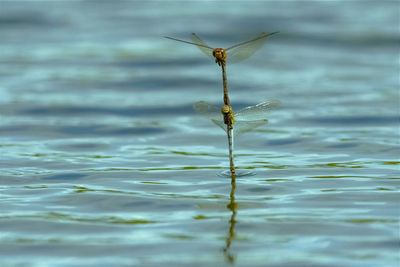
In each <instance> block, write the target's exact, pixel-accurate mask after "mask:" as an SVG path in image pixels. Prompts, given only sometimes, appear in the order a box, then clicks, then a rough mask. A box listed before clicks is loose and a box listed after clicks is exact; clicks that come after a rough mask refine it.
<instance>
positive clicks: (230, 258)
mask: <svg viewBox="0 0 400 267" xmlns="http://www.w3.org/2000/svg"><path fill="white" fill-rule="evenodd" d="M235 191H236V176H235V175H232V176H231V193H230V194H229V199H230V201H229V204H228V205H227V208H228V210H230V211H231V212H232V215H231V218H230V220H229V232H228V235H227V237H226V245H225V247H224V253H225V257H226V260H227V261H228V262H230V263H235V260H236V258H235V256H234V255H233V254H232V253H231V251H230V248H231V243H232V240H233V239H234V238H235V224H236V214H237V206H238V204H237V203H236V202H235Z"/></svg>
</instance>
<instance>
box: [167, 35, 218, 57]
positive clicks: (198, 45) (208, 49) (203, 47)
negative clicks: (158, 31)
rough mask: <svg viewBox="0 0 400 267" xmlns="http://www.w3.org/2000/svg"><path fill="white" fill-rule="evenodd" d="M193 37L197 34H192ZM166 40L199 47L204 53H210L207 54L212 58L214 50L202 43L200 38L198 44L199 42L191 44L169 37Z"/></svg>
mask: <svg viewBox="0 0 400 267" xmlns="http://www.w3.org/2000/svg"><path fill="white" fill-rule="evenodd" d="M192 35H195V34H194V33H192ZM164 38H167V39H171V40H174V41H178V42H182V43H186V44H191V45H196V46H197V47H199V48H200V49H201V51H203V52H204V53H206V51H208V53H206V54H207V55H208V54H210V55H211V56H212V51H213V49H214V48H212V47H210V46H208V45H207V44H206V43H204V42H203V41H201V40H200V38H198V40H199V42H197V41H194V42H189V41H185V40H181V39H177V38H173V37H168V36H164Z"/></svg>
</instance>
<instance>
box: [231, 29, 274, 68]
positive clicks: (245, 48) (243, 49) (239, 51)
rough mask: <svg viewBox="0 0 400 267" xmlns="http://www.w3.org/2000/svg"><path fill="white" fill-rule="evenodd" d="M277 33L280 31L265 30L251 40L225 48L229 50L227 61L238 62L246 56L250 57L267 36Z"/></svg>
mask: <svg viewBox="0 0 400 267" xmlns="http://www.w3.org/2000/svg"><path fill="white" fill-rule="evenodd" d="M276 33H278V32H272V33H265V32H263V33H261V34H260V35H258V36H257V37H255V38H253V39H251V40H248V41H245V42H242V43H239V44H236V45H233V46H231V47H228V48H227V49H225V50H226V51H228V57H227V61H228V62H230V63H236V62H240V61H243V60H245V59H246V58H249V57H250V56H251V55H253V54H254V52H256V51H257V50H258V49H259V48H260V47H261V46H262V45H263V44H264V43H265V42H266V41H267V39H268V38H267V37H269V36H271V35H273V34H276Z"/></svg>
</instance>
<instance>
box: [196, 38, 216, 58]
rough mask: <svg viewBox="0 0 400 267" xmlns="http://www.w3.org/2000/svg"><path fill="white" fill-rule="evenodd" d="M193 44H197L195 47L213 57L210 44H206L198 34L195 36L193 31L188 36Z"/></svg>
mask: <svg viewBox="0 0 400 267" xmlns="http://www.w3.org/2000/svg"><path fill="white" fill-rule="evenodd" d="M190 37H191V38H192V40H193V42H194V43H195V44H197V47H198V48H200V50H201V51H202V52H203V53H204V54H206V55H207V56H209V57H211V58H214V56H213V50H214V48H212V47H211V46H209V45H208V44H206V42H204V41H203V40H201V39H200V37H199V36H197V35H196V34H195V33H194V32H192V35H191V36H190Z"/></svg>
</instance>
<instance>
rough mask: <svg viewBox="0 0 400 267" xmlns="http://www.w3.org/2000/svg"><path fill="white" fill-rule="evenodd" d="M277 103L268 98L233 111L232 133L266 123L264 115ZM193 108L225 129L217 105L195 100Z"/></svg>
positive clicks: (249, 129) (236, 133)
mask: <svg viewBox="0 0 400 267" xmlns="http://www.w3.org/2000/svg"><path fill="white" fill-rule="evenodd" d="M279 105H280V101H279V100H270V101H266V102H262V103H260V104H257V105H255V106H249V107H246V108H244V109H241V110H239V111H238V112H233V124H234V127H233V134H234V135H236V136H238V135H240V134H242V133H246V132H250V131H252V130H253V129H255V128H257V127H259V126H262V125H264V124H266V123H267V122H268V120H267V119H266V118H265V117H266V115H267V114H268V113H269V112H270V111H271V110H273V109H276V108H277V107H278V106H279ZM193 108H194V110H195V111H196V112H197V113H198V114H200V115H203V116H205V117H207V118H209V119H211V121H212V122H214V123H215V124H216V125H218V126H219V127H221V128H222V129H223V130H224V131H227V127H226V124H225V123H224V117H223V115H222V114H221V111H220V109H219V108H218V107H217V106H214V105H212V104H209V103H207V102H204V101H200V102H196V103H195V104H194V105H193Z"/></svg>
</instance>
